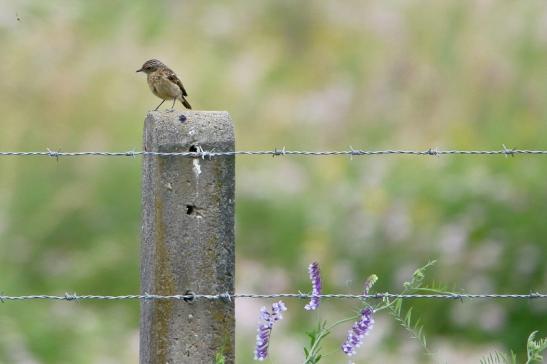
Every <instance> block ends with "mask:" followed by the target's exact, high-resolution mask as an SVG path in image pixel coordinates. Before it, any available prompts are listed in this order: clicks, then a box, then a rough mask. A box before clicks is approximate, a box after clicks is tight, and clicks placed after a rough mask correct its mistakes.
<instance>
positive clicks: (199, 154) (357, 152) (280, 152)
mask: <svg viewBox="0 0 547 364" xmlns="http://www.w3.org/2000/svg"><path fill="white" fill-rule="evenodd" d="M238 155H247V156H248V155H270V156H274V157H276V156H314V157H319V156H344V155H346V156H351V157H353V156H376V155H418V156H441V155H468V156H469V155H489V156H491V155H504V156H506V157H508V156H515V155H547V150H531V149H511V148H506V147H505V146H503V149H500V150H441V149H436V148H429V149H427V150H396V149H387V150H362V149H353V148H352V147H350V149H349V150H320V151H305V150H286V149H285V147H283V148H281V149H278V148H275V149H273V150H238V151H227V152H221V151H214V150H213V151H204V150H198V151H194V152H150V151H134V150H130V151H124V152H106V151H86V152H61V151H54V150H50V149H48V150H46V151H31V152H18V151H3V152H0V157H51V158H55V159H59V158H61V157H88V156H95V157H138V156H143V157H188V158H203V159H206V158H215V157H230V156H238Z"/></svg>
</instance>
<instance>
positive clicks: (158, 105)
mask: <svg viewBox="0 0 547 364" xmlns="http://www.w3.org/2000/svg"><path fill="white" fill-rule="evenodd" d="M164 102H165V100H162V101H161V102H160V104H159V105H158V106H157V107H156V108H155V109H154V111H156V110H158V109H159V108H160V106H161V104H163V103H164Z"/></svg>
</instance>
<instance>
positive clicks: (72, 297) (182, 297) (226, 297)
mask: <svg viewBox="0 0 547 364" xmlns="http://www.w3.org/2000/svg"><path fill="white" fill-rule="evenodd" d="M312 297H318V298H325V299H354V300H365V299H384V298H392V299H395V298H402V299H446V300H465V299H546V298H547V294H546V293H539V292H531V293H527V294H499V293H438V294H398V293H389V292H385V293H374V294H367V295H364V294H359V295H355V294H320V295H312V294H306V293H272V294H254V293H229V292H225V293H219V294H212V295H211V294H195V293H186V294H178V295H156V294H147V293H145V294H139V295H122V296H102V295H78V294H76V293H65V294H64V295H62V296H54V295H27V296H6V295H0V302H1V303H4V302H6V301H28V300H56V301H83V300H107V301H115V300H145V301H146V300H176V301H185V302H192V301H195V300H211V301H218V300H222V301H231V300H232V299H240V298H251V299H272V298H276V299H277V298H298V299H311V298H312Z"/></svg>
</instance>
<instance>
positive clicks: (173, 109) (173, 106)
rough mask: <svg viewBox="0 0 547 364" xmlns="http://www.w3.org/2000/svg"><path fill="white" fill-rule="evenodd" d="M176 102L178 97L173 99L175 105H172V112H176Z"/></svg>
mask: <svg viewBox="0 0 547 364" xmlns="http://www.w3.org/2000/svg"><path fill="white" fill-rule="evenodd" d="M175 101H177V98H176V97H175V98H174V99H173V105H171V111H175Z"/></svg>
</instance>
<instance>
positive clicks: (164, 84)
mask: <svg viewBox="0 0 547 364" xmlns="http://www.w3.org/2000/svg"><path fill="white" fill-rule="evenodd" d="M137 72H144V73H146V80H147V81H148V86H149V87H150V90H152V92H153V93H154V95H156V96H157V97H159V98H160V99H162V100H163V101H162V102H160V104H159V105H158V107H156V108H155V109H154V110H157V109H158V108H159V107H160V106H161V104H163V103H164V102H165V100H173V106H171V109H174V108H175V101H177V100H180V102H182V104H183V105H184V106H185V107H186V108H187V109H191V108H192V106H190V103H189V102H188V101H187V100H186V99H185V98H184V96H188V94H187V93H186V90H185V89H184V86H183V85H182V82H181V81H180V79H179V78H178V77H177V75H176V74H175V72H173V71H172V70H171V69H170V68H169V67H167V66H166V65H164V64H163V63H161V62H160V61H158V60H157V59H150V60H148V61H146V62H144V64H143V65H142V67H141V68H140V69H138V70H137Z"/></svg>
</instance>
